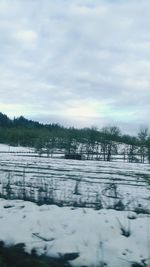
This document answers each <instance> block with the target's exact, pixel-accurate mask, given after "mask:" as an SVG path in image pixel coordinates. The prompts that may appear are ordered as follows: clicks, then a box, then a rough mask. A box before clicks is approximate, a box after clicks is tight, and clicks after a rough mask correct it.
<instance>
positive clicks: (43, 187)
mask: <svg viewBox="0 0 150 267" xmlns="http://www.w3.org/2000/svg"><path fill="white" fill-rule="evenodd" d="M149 173H150V165H148V164H145V165H143V164H139V163H138V164H135V163H122V162H102V161H76V160H65V159H58V158H46V157H37V156H31V155H30V154H29V155H24V154H11V153H1V154H0V193H1V194H2V195H1V196H3V195H7V194H8V193H9V194H10V192H11V198H15V197H16V198H23V196H22V193H21V192H23V187H25V191H26V192H25V193H26V197H27V199H32V200H34V199H35V201H36V200H37V198H38V197H39V198H40V199H41V202H42V201H43V199H45V198H46V199H47V202H48V200H50V203H58V204H63V205H72V206H82V207H83V206H85V207H96V206H97V207H99V208H114V207H115V206H116V208H118V209H119V208H120V209H122V208H124V209H126V210H131V209H132V210H134V209H137V208H139V205H140V207H141V208H143V209H145V210H149V212H150V205H149V202H150V184H149V181H150V174H149ZM8 184H9V187H10V190H9V192H6V191H8V187H7V186H8ZM6 188H7V190H6ZM118 205H119V207H118ZM121 206H122V207H121ZM123 206H124V207H123Z"/></svg>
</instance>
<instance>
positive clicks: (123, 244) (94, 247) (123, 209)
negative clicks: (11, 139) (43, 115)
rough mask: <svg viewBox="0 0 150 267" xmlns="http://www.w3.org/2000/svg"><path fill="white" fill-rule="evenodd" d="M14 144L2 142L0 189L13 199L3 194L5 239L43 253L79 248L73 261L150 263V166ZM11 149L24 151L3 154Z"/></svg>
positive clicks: (0, 232)
mask: <svg viewBox="0 0 150 267" xmlns="http://www.w3.org/2000/svg"><path fill="white" fill-rule="evenodd" d="M11 149H12V148H8V146H5V145H1V147H0V151H1V153H0V194H1V197H2V196H5V197H7V198H8V197H10V198H11V199H12V200H4V199H3V198H1V199H0V239H1V240H3V241H5V242H6V243H7V244H16V243H20V242H21V243H22V242H24V243H25V244H26V249H27V251H31V249H32V248H36V250H37V251H38V253H39V254H41V253H46V254H48V255H53V256H58V257H59V255H63V254H65V253H72V252H73V253H79V257H78V258H76V259H75V260H74V261H72V262H71V264H72V265H73V266H88V267H96V266H97V267H98V266H99V267H102V266H108V267H120V266H122V267H130V266H132V263H134V262H137V263H139V264H141V266H143V267H144V266H145V267H146V266H148V267H150V262H149V263H148V260H149V259H150V165H148V164H144V165H143V164H133V163H123V162H102V161H76V160H65V159H63V158H46V157H38V156H37V154H32V155H30V154H25V153H22V152H30V151H31V150H30V149H28V148H25V151H24V150H23V148H13V149H12V150H11ZM14 149H16V150H15V151H16V152H21V153H6V152H10V151H13V152H14ZM17 149H19V151H17ZM14 198H16V199H17V198H28V199H31V200H32V201H37V200H38V198H40V200H41V202H42V201H43V202H44V201H46V202H47V203H48V202H51V203H53V204H55V203H57V204H62V205H63V207H58V206H56V205H42V206H38V205H37V204H35V203H32V202H27V201H23V200H15V199H14ZM79 206H80V207H79ZM81 207H82V208H81ZM87 207H89V208H87ZM119 209H120V210H119ZM144 262H146V263H147V264H148V265H144ZM139 266H140V265H139Z"/></svg>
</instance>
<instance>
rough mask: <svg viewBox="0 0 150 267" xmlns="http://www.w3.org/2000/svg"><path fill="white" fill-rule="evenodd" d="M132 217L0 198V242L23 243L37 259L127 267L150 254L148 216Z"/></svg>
mask: <svg viewBox="0 0 150 267" xmlns="http://www.w3.org/2000/svg"><path fill="white" fill-rule="evenodd" d="M129 213H130V212H127V211H115V210H106V209H102V210H100V211H96V210H93V209H87V208H76V209H72V208H70V207H63V208H61V207H57V206H55V205H43V206H37V205H36V204H34V203H31V202H25V201H22V200H12V201H10V200H4V199H0V214H1V215H0V237H1V240H3V241H5V242H6V243H7V244H17V243H20V242H24V243H25V245H26V250H27V251H28V252H30V251H31V249H32V248H35V249H36V250H37V252H38V253H39V254H42V253H45V254H47V255H52V256H56V257H59V255H61V254H65V253H70V252H77V253H79V257H78V258H77V259H75V260H74V261H72V262H71V264H72V265H73V266H83V265H84V266H99V265H98V264H100V262H101V261H103V262H106V263H107V266H111V267H120V266H126V267H128V266H131V262H141V260H142V259H147V258H148V257H149V252H150V251H149V247H148V241H149V240H150V216H148V215H146V214H145V215H137V214H135V213H133V212H132V215H135V217H134V219H132V220H131V219H128V216H129ZM130 215H131V214H130ZM118 219H119V221H120V223H121V225H122V226H123V227H124V228H126V229H128V227H129V230H130V236H129V237H126V236H123V235H122V234H121V229H120V225H119V222H118ZM42 239H43V240H42ZM45 239H46V241H45Z"/></svg>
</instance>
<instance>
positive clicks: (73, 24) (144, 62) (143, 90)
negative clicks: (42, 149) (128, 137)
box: [0, 0, 150, 126]
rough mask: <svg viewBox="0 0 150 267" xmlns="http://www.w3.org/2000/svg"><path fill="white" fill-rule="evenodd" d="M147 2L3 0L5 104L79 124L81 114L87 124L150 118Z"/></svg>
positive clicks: (0, 82)
mask: <svg viewBox="0 0 150 267" xmlns="http://www.w3.org/2000/svg"><path fill="white" fill-rule="evenodd" d="M149 8H150V2H149V1H147V0H143V1H142V2H141V1H139V0H134V1H124V2H122V1H110V0H107V1H102V0H96V1H94V2H93V1H92V0H82V1H81V0H73V1H65V0H62V1H59V0H56V1H52V0H45V1H40V0H37V1H31V0H22V1H20V0H14V4H13V5H12V4H11V1H10V0H4V1H3V0H2V1H1V3H0V14H1V16H0V35H1V43H0V49H1V56H0V72H1V77H0V94H1V103H3V105H6V106H5V108H4V106H3V105H0V110H1V111H2V112H3V111H5V112H6V113H7V105H14V109H12V113H13V112H14V111H13V110H15V106H16V107H18V106H19V107H20V109H18V108H17V109H16V114H18V113H19V112H20V114H21V113H23V115H28V116H30V115H31V117H32V116H33V114H34V117H37V118H38V117H39V118H41V117H42V118H43V120H44V116H45V118H47V117H48V114H49V116H50V117H51V119H52V118H54V119H57V120H58V121H59V120H60V121H61V122H63V121H64V122H65V121H66V120H68V121H70V124H71V120H72V122H73V123H74V122H75V121H76V125H77V122H78V121H79V119H80V118H81V116H80V115H82V124H83V125H84V122H85V124H86V125H87V124H88V123H89V125H90V124H95V123H96V124H97V125H102V124H104V123H108V122H112V121H114V122H116V123H119V124H121V123H125V121H126V123H127V120H129V119H130V120H131V121H132V125H133V124H134V122H135V125H136V126H137V124H136V123H137V122H136V120H137V117H138V116H139V118H140V119H139V123H141V122H142V120H143V121H144V122H147V123H148V124H149V118H148V114H149V112H150V108H149V99H150V90H149V85H150V78H149V73H150V63H149V62H150V53H149V52H150V48H149V44H150V36H149V27H150V20H149ZM20 105H21V106H20ZM100 107H102V109H101V108H100ZM18 110H20V111H18ZM8 112H9V114H10V109H9V108H8ZM14 115H15V114H14ZM71 118H72V119H71ZM128 118H129V119H128ZM94 122H95V123H94ZM79 124H80V125H81V122H79Z"/></svg>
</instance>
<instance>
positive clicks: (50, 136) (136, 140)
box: [0, 113, 150, 163]
mask: <svg viewBox="0 0 150 267" xmlns="http://www.w3.org/2000/svg"><path fill="white" fill-rule="evenodd" d="M0 143H3V144H9V145H13V146H18V145H21V146H29V147H34V148H35V149H36V151H38V153H39V154H40V153H42V152H43V151H46V152H47V154H48V155H50V154H52V153H53V151H54V150H56V149H61V150H64V151H65V152H66V153H68V154H71V153H85V154H86V155H87V158H91V157H94V155H96V156H97V158H99V159H102V160H104V161H110V160H111V159H112V156H113V155H117V154H119V153H122V155H123V156H124V158H128V161H129V162H135V161H139V162H142V163H144V162H145V161H146V160H147V161H148V162H149V163H150V133H149V130H148V128H146V127H145V128H141V129H140V130H139V131H138V133H137V135H136V136H131V135H126V134H122V133H121V131H120V129H119V128H118V127H117V126H107V127H103V128H102V129H100V130H99V129H97V128H96V127H91V128H82V129H77V128H74V127H69V128H67V127H64V126H62V125H59V124H57V123H56V124H54V123H52V124H42V123H39V122H37V121H33V120H28V119H26V118H24V117H23V116H20V117H18V118H14V119H10V118H9V117H8V116H7V115H5V114H3V113H0ZM120 147H121V149H120Z"/></svg>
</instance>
